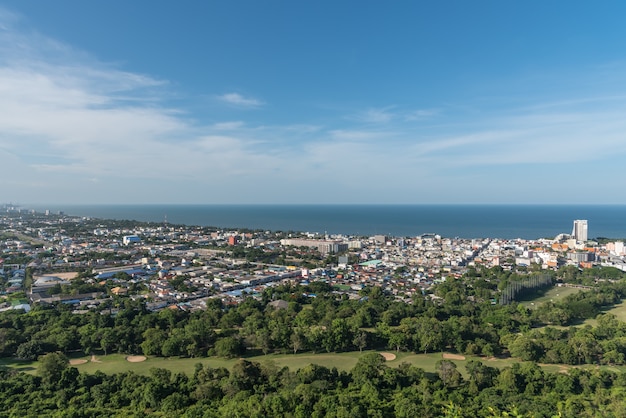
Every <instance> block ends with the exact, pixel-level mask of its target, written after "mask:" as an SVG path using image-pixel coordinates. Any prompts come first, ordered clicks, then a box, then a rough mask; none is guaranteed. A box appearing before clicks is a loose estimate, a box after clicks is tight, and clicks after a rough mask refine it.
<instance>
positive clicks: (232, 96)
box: [217, 93, 264, 107]
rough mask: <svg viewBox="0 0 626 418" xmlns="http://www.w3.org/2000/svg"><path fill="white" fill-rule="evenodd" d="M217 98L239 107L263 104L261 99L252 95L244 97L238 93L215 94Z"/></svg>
mask: <svg viewBox="0 0 626 418" xmlns="http://www.w3.org/2000/svg"><path fill="white" fill-rule="evenodd" d="M217 98H218V99H220V100H221V101H223V102H225V103H228V104H231V105H234V106H240V107H259V106H262V105H264V103H263V102H262V101H261V100H258V99H255V98H252V97H244V96H242V95H241V94H239V93H226V94H223V95H221V96H217Z"/></svg>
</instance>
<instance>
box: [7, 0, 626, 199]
mask: <svg viewBox="0 0 626 418" xmlns="http://www.w3.org/2000/svg"><path fill="white" fill-rule="evenodd" d="M625 16H626V2H623V1H603V2H594V3H592V2H588V1H552V2H543V1H525V2H511V1H501V0H494V1H482V0H478V1H471V2H470V1H466V0H459V1H437V2H427V1H400V0H398V1H394V2H382V1H368V0H359V1H349V0H346V1H325V0H316V1H311V2H294V1H287V0H286V1H273V0H267V1H258V0H249V1H241V0H233V1H227V2H226V1H204V0H202V1H201V0H187V1H184V2H173V1H164V0H134V1H127V0H107V1H106V2H105V1H101V2H96V1H91V2H87V1H84V0H56V1H40V0H10V1H9V0H0V202H12V203H18V204H42V203H46V204H144V203H155V204H158V203H180V204H190V203H196V204H214V203H215V204H229V203H263V204H264V203H279V204H283V203H285V204H308V203H316V204H326V203H341V204H352V203H354V204H361V203H375V204H403V203H407V204H414V203H417V204H421V203H425V204H430V203H452V204H457V203H458V204H461V203H462V204H466V203H485V204H490V203H502V204H519V203H529V204H530V203H532V204H587V203H602V204H626V182H625V181H624V180H625V179H626V173H625V170H624V167H625V164H624V162H625V161H626V25H625V24H624V17H625Z"/></svg>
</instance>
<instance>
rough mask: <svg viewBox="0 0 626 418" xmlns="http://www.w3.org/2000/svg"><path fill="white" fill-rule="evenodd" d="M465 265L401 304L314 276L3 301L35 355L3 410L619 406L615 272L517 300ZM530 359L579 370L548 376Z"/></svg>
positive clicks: (454, 413)
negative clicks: (396, 355)
mask: <svg viewBox="0 0 626 418" xmlns="http://www.w3.org/2000/svg"><path fill="white" fill-rule="evenodd" d="M475 273H476V272H473V273H472V274H471V275H468V276H465V277H463V278H460V279H448V280H447V281H446V282H444V283H442V284H440V285H438V286H437V287H436V288H435V289H434V290H433V295H432V296H430V295H419V296H416V297H414V298H413V300H412V301H411V303H404V302H399V301H396V300H395V299H394V298H393V297H392V296H391V295H388V294H385V293H384V292H383V291H382V290H381V289H380V288H377V287H367V288H364V289H363V290H362V291H361V293H360V295H359V298H348V297H347V296H346V295H345V294H340V293H338V292H335V291H334V289H333V288H332V287H331V286H329V285H328V284H326V283H324V282H312V283H310V284H309V285H307V286H293V285H282V286H277V287H273V288H268V289H267V290H266V291H265V292H264V293H263V294H262V297H261V298H258V299H255V298H252V297H250V298H247V299H245V300H244V302H243V303H241V304H239V305H235V306H223V304H222V302H221V301H220V300H219V299H210V303H209V304H208V306H207V308H206V309H205V310H202V311H195V312H188V311H183V310H173V309H164V310H161V311H159V312H151V311H148V310H147V309H146V307H145V304H144V303H142V302H140V301H132V300H130V299H124V298H121V299H117V304H118V309H119V310H118V313H117V315H114V316H113V315H106V314H102V313H99V312H88V313H85V314H82V315H76V314H72V312H71V308H70V307H69V306H67V305H63V304H58V305H50V306H38V307H36V308H35V309H33V310H32V311H31V312H29V313H22V312H19V311H9V312H4V313H2V314H0V356H3V357H6V358H8V359H22V360H35V359H39V361H38V362H37V363H36V364H37V371H36V373H34V374H26V373H21V372H16V371H13V370H11V369H10V368H6V369H5V370H3V371H2V380H1V384H2V385H3V387H2V390H0V397H1V399H0V402H2V407H0V410H1V411H5V412H0V416H7V417H9V416H35V415H37V416H63V417H65V416H68V417H69V416H76V417H83V416H94V417H96V416H167V417H171V416H184V417H213V416H303V417H304V416H307V417H308V416H319V417H321V416H346V417H349V416H354V417H360V416H363V417H365V416H413V417H414V416H420V417H422V416H423V417H429V416H432V417H435V416H450V417H466V416H467V417H474V416H524V417H531V416H533V417H552V416H559V414H560V416H575V415H576V416H599V415H600V416H616V417H618V416H626V412H623V411H626V404H624V393H626V391H625V389H626V386H625V383H626V375H624V373H623V372H622V371H621V370H622V369H621V368H615V366H620V365H623V364H624V362H625V356H626V324H625V323H624V322H622V321H620V320H618V319H617V318H616V317H615V316H614V315H611V314H610V313H605V312H603V310H604V309H606V308H608V307H610V306H613V305H615V304H617V303H619V302H620V301H622V299H623V298H624V296H625V295H626V282H625V281H624V280H623V279H621V278H618V279H616V278H614V277H612V278H611V279H606V278H605V277H604V276H605V275H606V272H601V271H597V272H595V274H596V277H597V278H598V279H599V280H598V281H597V284H596V285H595V286H594V288H593V289H591V290H586V291H580V292H578V293H574V294H571V295H569V296H567V297H565V298H563V299H562V300H560V301H558V302H546V303H544V304H542V305H541V306H538V307H536V308H535V309H529V308H528V307H527V306H525V305H523V304H520V303H517V302H513V303H510V304H508V305H499V304H493V303H492V302H491V301H490V300H489V299H485V298H483V297H482V295H484V294H485V292H484V290H485V289H489V288H495V287H497V286H498V283H499V280H497V275H498V274H502V272H500V271H495V270H494V271H481V272H479V274H475ZM570 273H572V272H569V271H565V270H563V271H560V272H559V275H560V276H558V277H555V280H557V279H558V280H560V281H563V280H564V279H565V280H566V281H568V280H569V281H570V282H572V283H576V282H580V281H581V280H586V278H587V277H593V273H591V276H590V273H585V275H586V276H585V277H580V274H582V273H576V272H573V273H572V277H570V276H568V275H569V274H570ZM614 275H615V272H611V276H614ZM514 279H515V278H511V277H508V281H509V282H510V281H511V280H514ZM312 295H314V296H315V297H312ZM276 301H281V302H283V301H284V303H282V304H276V303H272V302H276ZM590 318H596V321H595V325H594V326H591V325H579V324H580V323H581V322H582V321H583V320H586V319H590ZM371 350H390V351H403V352H415V353H434V352H435V353H436V352H443V351H446V352H452V353H459V354H465V355H479V356H484V357H485V358H489V357H493V356H498V357H509V356H512V357H515V358H519V359H520V362H519V363H514V364H513V366H511V367H506V368H503V369H497V368H494V367H490V366H488V365H487V364H485V363H487V362H484V363H483V362H481V361H476V360H472V361H470V362H468V363H467V364H466V367H465V370H458V369H457V366H456V364H455V363H454V362H453V361H450V360H441V361H440V362H439V363H438V364H437V371H436V372H435V373H432V372H426V371H424V370H422V369H419V368H417V367H415V366H412V365H410V364H402V365H400V366H399V367H389V366H387V365H385V362H384V359H383V358H382V357H381V356H380V355H379V354H377V353H376V352H372V351H371ZM345 351H366V353H365V354H363V355H361V356H360V357H359V361H358V363H357V365H356V366H355V367H354V368H353V369H352V370H350V371H338V370H337V369H329V368H326V367H324V366H323V365H310V366H307V367H305V368H303V369H300V370H289V369H287V368H280V369H279V368H278V367H277V366H272V365H271V364H259V363H256V362H253V361H248V360H246V357H247V356H248V355H256V354H268V353H275V352H279V353H299V352H312V353H324V352H345ZM77 352H81V353H84V354H90V353H99V354H105V355H106V354H109V353H114V352H118V353H126V354H143V355H147V356H156V357H168V358H176V357H192V358H198V359H199V360H201V359H202V358H205V357H209V356H219V357H228V358H240V361H239V362H238V363H237V364H236V365H235V366H234V367H233V368H232V369H231V370H227V369H223V368H217V369H211V368H209V367H207V366H203V365H202V364H201V363H200V362H199V363H198V365H197V367H196V371H195V373H194V375H193V376H187V375H185V374H182V373H174V374H172V372H171V371H169V370H164V369H153V370H151V373H150V374H149V375H146V376H144V375H139V374H135V373H132V372H127V373H118V374H112V375H105V374H103V373H100V372H98V373H96V374H92V375H90V374H86V373H80V372H79V371H78V369H76V368H75V367H71V366H70V365H69V363H68V360H67V359H68V357H67V356H71V355H74V354H75V353H77ZM539 363H554V364H567V365H576V366H580V367H574V368H570V369H568V373H549V372H547V371H545V370H543V369H542V368H541V367H540V366H539V365H538V364H539ZM583 366H585V367H583ZM589 366H592V367H589ZM609 366H610V367H609Z"/></svg>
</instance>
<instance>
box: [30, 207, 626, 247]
mask: <svg viewBox="0 0 626 418" xmlns="http://www.w3.org/2000/svg"><path fill="white" fill-rule="evenodd" d="M35 209H37V210H45V209H49V210H51V211H55V212H56V211H63V212H65V213H66V214H68V215H77V216H86V217H94V218H103V219H132V220H138V221H150V222H163V221H164V220H166V219H167V221H168V222H169V223H170V224H185V225H202V226H215V227H219V228H225V229H226V228H250V229H264V230H272V231H276V230H281V231H302V232H319V233H324V232H327V233H328V234H347V235H375V234H384V235H388V236H397V237H410V236H416V235H420V234H424V233H436V234H439V235H441V236H444V237H460V238H485V237H489V238H506V239H514V238H524V239H535V238H554V237H555V236H556V235H558V234H560V233H568V234H569V233H571V232H572V225H573V221H574V220H575V219H587V220H588V224H589V238H596V237H608V238H626V206H625V205H75V206H69V205H68V206H58V205H56V206H50V207H43V206H41V207H36V208H35Z"/></svg>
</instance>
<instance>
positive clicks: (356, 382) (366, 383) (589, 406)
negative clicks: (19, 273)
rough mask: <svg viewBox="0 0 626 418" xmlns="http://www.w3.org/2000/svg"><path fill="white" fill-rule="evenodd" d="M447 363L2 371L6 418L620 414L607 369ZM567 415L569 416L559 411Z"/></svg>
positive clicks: (619, 391)
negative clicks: (428, 368)
mask: <svg viewBox="0 0 626 418" xmlns="http://www.w3.org/2000/svg"><path fill="white" fill-rule="evenodd" d="M465 369H466V370H465V373H464V374H465V376H466V377H465V378H464V377H462V376H461V373H460V371H458V370H457V369H456V366H455V364H454V363H453V362H450V361H447V360H442V361H440V362H439V364H438V367H437V372H436V373H434V374H429V373H425V372H424V371H423V370H421V369H419V368H416V367H414V366H411V365H408V364H406V363H404V364H401V365H400V366H399V367H397V368H391V367H388V366H386V365H385V364H384V359H383V358H382V357H381V356H380V355H379V354H377V353H368V354H365V355H363V356H361V358H360V359H359V361H358V363H357V364H356V366H355V367H354V368H353V369H352V370H351V371H350V372H348V373H346V372H338V371H337V370H336V369H328V368H326V367H324V366H319V365H315V364H312V365H309V366H306V367H304V368H302V369H299V370H297V371H294V370H289V369H288V368H286V367H285V368H278V367H276V366H274V365H273V364H272V363H271V362H268V363H265V364H260V363H256V362H250V361H246V360H240V361H239V362H238V363H236V364H235V365H234V366H233V368H232V369H231V370H227V369H224V368H210V367H206V366H203V365H202V364H201V363H198V364H197V365H196V368H195V373H194V374H193V376H187V375H185V374H182V373H175V374H173V373H172V372H170V371H169V370H165V369H157V368H154V369H151V371H150V374H149V375H147V376H143V375H138V374H135V373H132V372H126V373H118V374H112V375H106V374H103V373H100V372H97V373H96V374H93V375H89V374H84V373H79V372H78V370H77V369H76V368H74V367H69V366H68V365H67V359H66V358H65V357H64V356H63V355H62V354H56V353H51V354H47V355H46V356H44V357H43V358H42V359H41V361H40V363H39V369H38V375H29V374H24V373H14V372H9V371H4V372H1V373H0V411H1V412H0V417H48V416H50V417H94V418H95V417H189V418H192V417H193V418H200V417H270V416H272V417H390V416H396V417H411V418H413V417H424V418H427V417H440V416H443V417H481V416H486V417H500V416H518V417H531V416H532V417H553V416H563V417H574V416H578V417H594V416H603V417H621V416H624V415H623V414H624V411H625V410H626V392H625V391H624V390H623V388H624V386H625V385H626V375H625V374H617V373H613V372H608V371H604V370H599V369H592V370H582V369H572V370H571V371H570V372H569V373H568V374H562V373H558V374H557V373H546V372H545V371H543V370H542V369H541V368H540V367H539V366H537V365H536V364H534V363H518V364H515V365H513V366H512V367H510V368H505V369H503V370H501V371H500V370H498V369H495V368H492V367H489V366H486V365H484V364H483V363H481V362H479V361H470V362H468V363H467V365H466V367H465ZM557 414H560V415H557Z"/></svg>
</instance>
